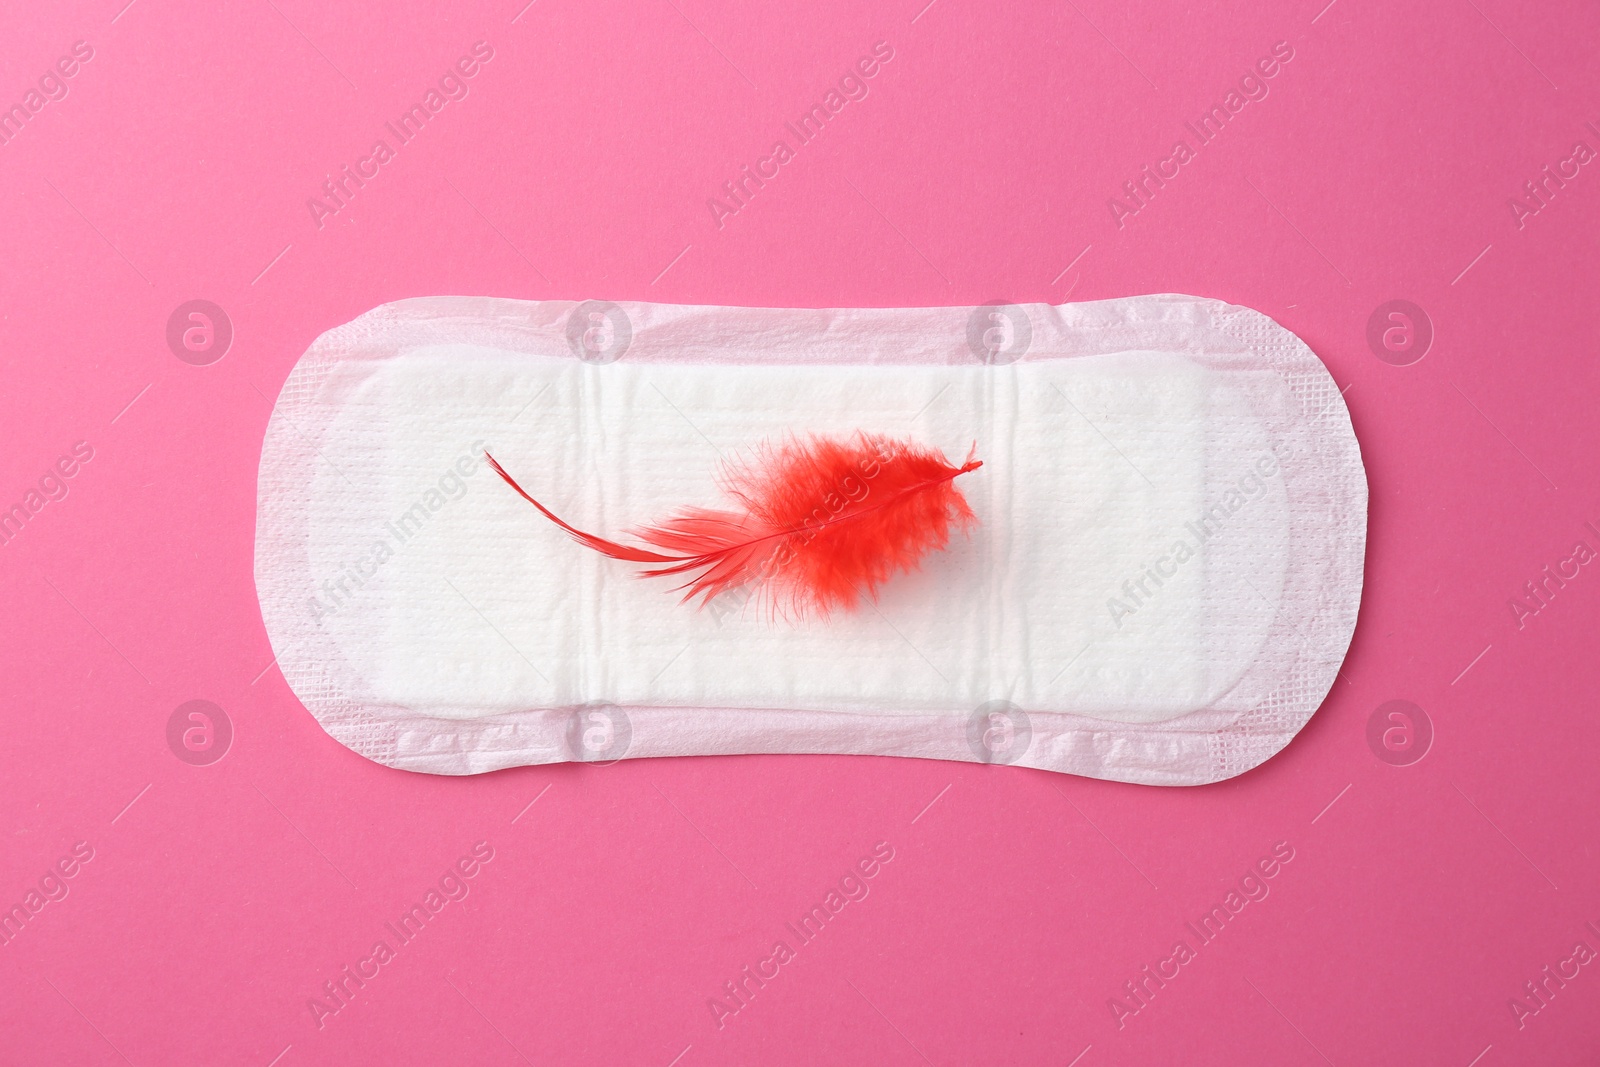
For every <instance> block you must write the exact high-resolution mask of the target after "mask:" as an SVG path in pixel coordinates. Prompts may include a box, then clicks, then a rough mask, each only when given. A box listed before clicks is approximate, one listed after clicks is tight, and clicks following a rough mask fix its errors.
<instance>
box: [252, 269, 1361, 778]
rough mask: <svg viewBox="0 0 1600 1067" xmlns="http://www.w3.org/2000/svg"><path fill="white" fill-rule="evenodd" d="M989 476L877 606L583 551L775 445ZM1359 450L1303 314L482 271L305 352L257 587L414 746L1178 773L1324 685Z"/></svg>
mask: <svg viewBox="0 0 1600 1067" xmlns="http://www.w3.org/2000/svg"><path fill="white" fill-rule="evenodd" d="M856 430H868V431H876V432H881V433H885V434H888V435H891V436H895V437H904V438H909V439H913V440H915V441H918V442H921V443H923V444H927V445H931V446H933V447H936V448H939V449H941V450H943V452H944V453H945V455H946V456H947V457H949V458H951V459H952V460H955V461H957V462H959V461H960V460H961V459H962V458H964V457H965V455H966V453H967V451H968V449H969V448H970V447H972V446H973V444H974V443H976V447H977V456H978V458H979V459H981V460H983V466H982V468H980V469H979V470H977V471H975V472H972V473H970V474H966V475H963V476H961V478H960V479H959V481H958V483H957V484H958V487H959V488H960V489H961V490H962V492H963V493H964V494H965V496H966V498H967V500H968V502H969V503H970V504H971V506H972V508H973V510H974V512H975V513H976V515H977V518H978V524H977V525H976V526H975V527H974V529H973V530H972V532H971V535H970V536H969V537H965V538H963V537H961V536H960V535H957V536H956V537H955V539H954V540H953V541H952V543H951V545H950V547H949V549H948V550H946V551H944V552H940V553H935V554H934V555H932V556H930V557H928V558H927V559H926V560H925V562H924V565H923V567H922V569H921V570H920V571H918V572H916V573H914V574H910V575H901V576H898V577H896V578H894V579H893V580H891V581H890V582H889V583H888V584H887V585H886V586H885V587H884V588H883V590H882V595H881V597H880V599H879V600H878V602H877V603H876V604H875V605H869V606H867V607H866V608H864V609H863V610H862V611H860V612H859V613H856V614H845V615H838V614H836V615H834V616H833V617H832V618H830V619H828V620H826V621H817V620H811V621H804V622H791V621H784V620H781V619H779V620H774V619H773V618H772V617H771V615H770V614H769V613H768V612H767V611H765V610H764V609H763V605H762V604H761V603H760V602H759V601H758V600H750V601H745V600H744V599H742V597H741V595H740V594H738V593H734V594H725V595H724V596H722V597H721V598H718V599H717V600H715V601H713V602H712V603H711V605H710V606H709V607H708V608H706V609H703V610H697V609H695V608H693V607H689V606H684V605H682V604H680V602H679V595H678V594H676V593H673V592H671V591H670V589H671V586H672V585H673V584H675V583H673V582H670V581H667V580H664V579H640V578H637V577H635V574H634V572H635V570H636V568H635V567H633V566H631V565H629V564H625V563H619V562H617V561H615V560H611V559H607V558H604V557H602V556H600V555H598V554H596V553H594V552H591V551H589V550H588V549H586V548H583V547H582V546H580V545H578V544H577V543H575V542H574V541H572V540H571V539H569V538H568V537H567V536H566V535H564V534H563V533H562V532H561V531H560V530H559V529H557V528H556V527H555V526H554V525H553V524H552V523H550V522H549V521H548V520H547V519H545V518H544V517H543V516H541V515H539V514H538V512H537V511H535V510H534V509H533V507H532V506H531V505H529V504H528V503H526V502H525V501H523V500H522V499H521V498H520V497H518V496H517V495H516V494H515V493H514V492H512V490H511V489H510V488H509V487H508V486H507V485H505V484H504V483H503V482H502V481H501V480H500V479H499V478H498V477H497V476H496V475H495V474H494V473H493V472H492V471H490V470H489V469H488V467H487V465H486V464H485V463H484V462H483V458H482V453H483V451H484V450H485V449H487V450H489V451H491V452H493V453H494V455H495V457H496V458H497V459H498V460H499V461H500V462H501V463H503V464H504V465H505V467H506V468H507V470H508V471H510V472H511V474H512V475H513V476H515V477H516V478H517V479H518V481H519V482H521V483H522V485H523V486H524V487H525V488H526V489H528V491H529V492H531V493H532V494H533V495H534V496H536V497H538V498H539V499H540V500H541V501H542V502H544V503H545V504H547V505H548V506H549V507H551V508H552V509H553V510H554V511H555V512H556V513H557V514H559V515H561V516H562V517H563V518H564V519H566V520H567V521H569V522H571V523H573V524H574V525H575V526H578V527H580V528H582V529H586V530H591V531H594V532H596V533H599V534H601V535H602V536H608V537H613V538H616V537H619V536H620V537H621V538H622V539H623V540H627V538H626V536H624V535H625V531H626V529H627V528H628V527H630V526H635V525H639V524H642V523H646V522H649V521H652V520H657V519H660V518H662V517H664V516H665V515H666V514H667V513H669V512H671V511H672V510H674V509H676V508H678V507H682V506H685V505H702V506H720V505H722V504H723V503H725V501H724V499H723V497H722V495H721V493H720V491H719V489H718V482H717V476H718V473H719V469H720V467H721V465H722V464H723V463H724V462H725V461H728V460H734V459H737V458H739V457H741V456H747V455H749V454H750V452H751V450H752V449H753V448H755V447H756V446H758V445H759V444H760V443H761V442H762V441H763V440H776V439H779V438H782V437H783V436H785V435H788V434H806V433H828V434H849V433H852V432H854V431H856ZM1366 498H1367V491H1366V478H1365V474H1364V471H1363V469H1362V465H1361V457H1360V452H1359V450H1358V448H1357V445H1356V440H1355V437H1354V434H1353V432H1352V430H1351V426H1350V418H1349V414H1348V412H1347V410H1346V408H1345V405H1344V403H1343V401H1342V399H1341V398H1340V396H1339V392H1338V389H1337V388H1336V387H1335V385H1334V383H1333V380H1332V379H1331V378H1330V376H1329V375H1328V372H1327V371H1326V369H1324V367H1323V366H1322V364H1321V363H1320V362H1319V361H1318V360H1317V358H1316V356H1314V355H1313V354H1312V353H1311V351H1310V350H1309V349H1308V348H1307V347H1306V346H1305V345H1304V344H1303V343H1302V342H1300V340H1299V339H1298V338H1296V337H1295V336H1294V335H1293V334H1291V333H1289V332H1288V331H1287V330H1285V329H1283V328H1282V327H1280V326H1278V325H1277V324H1275V323H1273V322H1272V321H1271V320H1269V319H1267V318H1266V317H1265V316H1263V315H1261V314H1259V313H1257V312H1254V311H1250V310H1247V309H1244V308H1238V307H1233V306H1230V305H1227V304H1223V303H1220V302H1217V301H1212V300H1201V299H1198V298H1194V297H1181V296H1150V297H1137V298H1131V299H1124V300H1108V301H1100V302H1096V303H1086V304H1069V305H1062V306H1060V307H1052V306H1049V305H1043V304H1034V305H1020V306H1018V305H1008V306H998V307H984V308H978V309H972V308H912V309H892V310H823V311H808V310H777V309H765V308H729V307H682V306H673V305H662V304H643V303H630V304H621V305H616V304H599V303H588V304H582V305H579V304H574V303H573V302H569V301H540V302H524V301H514V300H494V299H476V298H430V299H420V300H409V301H404V302H401V303H398V304H390V305H386V306H384V307H381V308H378V309H376V310H374V311H372V312H370V313H368V314H366V315H364V316H362V317H361V318H359V319H357V320H356V321H355V322H352V323H350V324H348V325H346V326H342V327H340V328H338V329H335V330H333V331H330V332H329V333H327V334H325V335H323V336H322V337H321V338H319V339H318V340H317V342H316V343H315V344H314V345H313V346H312V347H311V349H310V351H308V352H307V353H306V355H305V357H304V358H303V359H302V360H301V361H300V363H299V364H298V365H297V366H296V367H295V369H294V371H293V372H292V373H291V374H290V376H289V379H288V381H287V382H286V383H285V385H284V387H283V391H282V393H281V395H280V396H279V398H278V402H277V406H276V407H275V409H274V411H273V414H272V419H271V422H270V424H269V426H268V428H267V434H266V441H265V443H264V445H263V449H262V459H261V480H260V508H259V514H258V518H257V532H256V585H257V589H258V592H259V594H260V598H261V608H262V614H263V617H264V619H265V621H266V626H267V631H268V634H269V635H270V637H271V640H272V644H273V649H274V651H275V652H276V653H277V655H278V665H279V667H280V668H281V669H282V671H283V674H284V677H285V678H286V679H287V680H288V681H289V684H290V686H291V687H292V688H293V689H294V691H295V693H296V694H297V695H298V696H299V697H300V699H301V700H302V701H303V702H304V703H305V705H306V707H307V708H309V709H310V711H311V712H312V714H313V715H315V716H316V717H317V719H318V720H319V721H320V722H321V723H322V725H323V727H324V728H325V729H326V730H327V731H328V732H329V733H330V734H332V735H333V736H334V737H335V738H337V739H338V740H339V741H341V742H342V743H344V744H345V745H348V746H349V747H350V748H352V749H354V750H355V751H357V752H360V753H362V754H363V755H365V756H368V757H369V758H371V759H374V760H377V761H378V762H381V763H384V764H388V765H390V766H394V767H401V768H405V769H408V770H417V771H431V772H436V773H443V774H470V773H478V772H482V771H489V770H495V769H497V768H501V767H508V766H516V765H520V764H532V763H549V762H555V761H560V760H569V759H585V760H597V759H615V758H619V757H622V756H629V757H634V756H666V755H694V754H708V753H741V752H851V753H875V754H881V755H900V756H923V757H932V758H941V759H963V760H981V761H987V762H1007V763H1016V764H1020V765H1025V766H1031V767H1040V768H1046V769H1049V770H1056V771H1065V772H1069V773H1073V774H1081V775H1089V776H1092V777H1097V778H1111V779H1118V780H1122V781H1132V782H1144V783H1150V784H1161V785H1188V784H1198V783H1202V782H1211V781H1216V780H1218V779H1222V778H1227V777H1230V776H1232V775H1235V774H1239V773H1241V772H1242V771H1245V770H1248V769H1250V768H1251V767H1254V766H1256V765H1257V764H1259V763H1260V762H1262V761H1263V760H1265V759H1266V758H1268V757H1269V756H1271V755H1273V754H1274V753H1275V752H1277V751H1278V750H1279V749H1281V748H1282V747H1283V746H1284V745H1285V744H1287V743H1288V741H1289V739H1290V738H1291V737H1293V736H1294V734H1295V732H1296V731H1298V730H1299V729H1300V727H1301V726H1302V725H1304V724H1305V722H1306V720H1307V719H1308V718H1309V717H1310V716H1311V714H1312V712H1313V711H1314V710H1315V709H1316V707H1317V705H1318V704H1319V703H1321V701H1322V699H1323V697H1324V696H1325V695H1326V693H1327V691H1328V689H1329V687H1330V686H1331V685H1332V682H1333V679H1334V675H1335V673H1336V671H1337V669H1338V666H1339V664H1340V662H1341V661H1342V659H1343V657H1344V654H1345V650H1346V648H1347V647H1348V645H1349V640H1350V635H1351V632H1352V630H1353V628H1354V626H1355V618H1356V609H1357V606H1358V603H1359V600H1360V594H1361V574H1362V559H1363V554H1364V550H1365V540H1366Z"/></svg>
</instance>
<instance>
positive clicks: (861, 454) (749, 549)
mask: <svg viewBox="0 0 1600 1067" xmlns="http://www.w3.org/2000/svg"><path fill="white" fill-rule="evenodd" d="M484 455H485V456H486V457H487V458H488V460H489V465H490V466H492V467H493V468H494V469H495V471H496V473H498V474H499V475H500V477H502V478H504V479H505V480H506V482H507V484H509V485H510V486H511V488H513V489H515V490H516V491H517V492H518V493H520V494H522V496H523V498H524V499H526V500H527V501H528V502H529V503H530V504H532V505H533V506H534V507H536V508H538V509H539V510H540V511H541V512H542V513H543V514H544V516H545V517H546V518H548V519H549V520H550V521H551V522H553V523H555V524H556V525H557V526H560V527H561V528H562V529H563V530H565V531H566V532H567V533H568V534H570V535H571V536H572V538H573V539H574V540H576V541H577V542H578V543H580V544H582V545H585V546H587V547H589V548H592V549H594V550H595V551H596V552H599V553H601V554H603V555H606V556H610V557H611V558H612V559H619V560H624V561H626V562H629V563H643V564H647V566H646V568H645V569H644V570H643V571H642V572H641V573H642V575H644V576H659V575H679V574H682V575H693V577H691V578H690V579H689V580H688V581H687V582H686V583H685V584H684V585H681V586H679V587H678V588H680V589H687V590H688V592H687V593H685V594H684V597H683V599H684V601H685V602H687V601H689V600H692V599H694V598H695V597H699V599H700V603H701V605H702V606H704V605H705V604H706V603H707V602H709V601H710V600H711V599H712V598H714V597H716V596H718V595H719V594H722V593H726V592H729V591H730V590H735V589H739V588H742V587H745V586H750V587H752V591H755V592H759V593H762V594H764V595H765V596H766V597H767V598H768V601H769V603H770V604H771V605H772V607H773V609H774V610H775V611H782V612H784V613H785V614H790V615H795V616H804V615H807V614H817V615H822V616H826V615H827V614H828V613H829V612H830V611H833V610H835V609H841V608H842V609H844V610H847V611H848V610H853V609H855V608H856V607H857V606H858V605H859V604H860V601H861V598H862V597H863V596H866V597H869V598H871V599H873V600H876V599H877V596H878V587H879V586H880V585H882V584H883V583H884V582H886V581H888V580H889V579H890V578H891V577H893V576H894V575H895V574H897V573H900V572H910V571H914V570H916V569H917V568H918V567H920V566H921V564H922V559H923V557H924V556H926V555H927V554H928V553H930V552H934V551H937V550H939V549H942V548H944V547H945V545H946V544H948V543H949V538H950V528H951V527H952V526H959V527H960V528H961V529H962V530H963V531H966V530H967V529H969V528H970V527H971V525H972V524H973V523H974V522H976V521H977V520H976V518H975V517H974V515H973V513H972V509H971V508H970V507H968V506H967V502H966V500H965V498H963V497H962V495H961V491H960V490H959V489H957V488H956V487H955V479H956V477H957V476H958V475H962V474H966V473H967V472H968V471H974V470H977V469H978V468H979V467H981V466H983V463H982V461H980V460H977V459H974V458H973V454H972V453H969V454H968V455H967V459H966V462H965V463H963V464H962V465H961V466H959V467H957V466H954V465H952V464H951V463H949V462H948V461H947V460H946V459H945V458H944V456H943V455H942V454H941V453H940V452H938V451H937V450H935V449H932V448H928V447H926V446H923V445H919V444H917V443H915V442H912V441H904V440H897V439H895V438H891V437H887V436H884V435H882V434H872V433H864V432H863V433H857V434H856V435H855V436H854V437H849V438H829V437H818V436H812V437H809V438H807V439H805V440H794V439H790V440H788V441H785V442H784V443H783V444H781V445H777V446H773V445H770V444H767V445H763V446H762V448H761V449H760V450H759V452H758V453H757V455H756V457H755V460H754V461H753V462H751V463H747V464H736V465H730V466H729V467H728V468H727V469H726V471H725V472H724V478H723V480H724V483H725V490H726V491H727V493H728V495H729V496H731V497H732V498H733V499H734V501H736V502H737V504H738V505H739V506H738V509H737V510H714V509H710V508H697V507H690V508H682V509H680V510H679V511H677V512H675V513H673V514H672V515H670V516H668V517H667V518H666V519H664V520H662V521H661V522H659V523H656V524H654V525H650V526H643V527H639V528H637V529H634V530H633V531H631V533H632V535H633V536H634V537H635V538H637V539H638V540H640V541H643V542H644V543H645V544H647V545H649V546H651V547H650V548H637V547H633V546H630V545H624V544H619V543H617V542H616V541H609V540H607V539H606V538H603V537H599V536H597V535H595V534H592V533H585V532H584V531H583V530H580V529H578V528H577V527H575V526H572V525H570V524H569V523H567V522H565V521H563V520H562V519H560V518H559V517H557V516H556V514H555V513H554V512H552V511H551V510H550V509H549V508H547V507H545V506H544V505H543V504H541V503H539V502H538V501H537V500H535V499H534V498H533V497H531V496H529V495H528V493H527V492H526V491H525V490H524V489H523V488H522V487H521V486H520V485H518V484H517V483H516V481H515V480H514V479H513V478H512V477H511V475H509V474H507V473H506V471H505V468H503V467H501V466H500V464H499V463H498V462H496V461H495V458H494V457H493V456H490V455H489V454H488V453H487V452H486V453H484ZM653 549H659V550H660V551H653Z"/></svg>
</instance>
